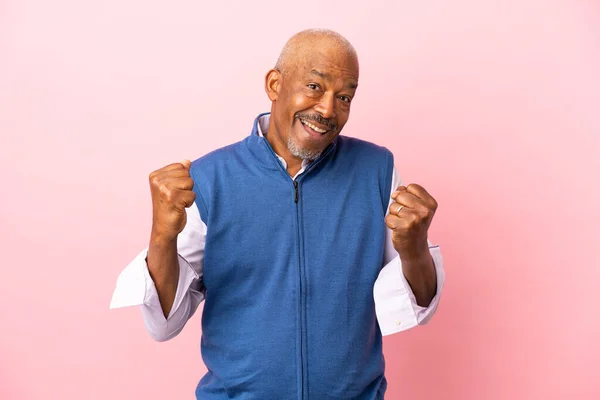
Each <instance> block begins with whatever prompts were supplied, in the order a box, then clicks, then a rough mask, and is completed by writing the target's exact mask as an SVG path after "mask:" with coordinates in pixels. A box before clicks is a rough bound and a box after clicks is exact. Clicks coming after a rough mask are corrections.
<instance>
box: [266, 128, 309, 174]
mask: <svg viewBox="0 0 600 400" xmlns="http://www.w3.org/2000/svg"><path fill="white" fill-rule="evenodd" d="M277 132H278V131H277V128H276V127H275V122H274V120H273V118H271V119H270V120H269V128H268V130H267V132H266V133H263V134H264V136H265V137H266V139H267V141H268V142H269V144H270V145H271V147H272V148H273V151H274V152H275V153H276V154H277V155H278V156H279V157H281V158H283V159H284V160H285V163H286V164H287V173H288V174H289V175H290V176H295V175H296V174H297V173H298V171H300V169H301V168H302V161H303V160H302V159H301V158H300V157H296V156H294V155H293V154H292V153H291V152H290V150H289V149H288V146H287V143H283V141H282V140H281V137H280V135H278V134H277Z"/></svg>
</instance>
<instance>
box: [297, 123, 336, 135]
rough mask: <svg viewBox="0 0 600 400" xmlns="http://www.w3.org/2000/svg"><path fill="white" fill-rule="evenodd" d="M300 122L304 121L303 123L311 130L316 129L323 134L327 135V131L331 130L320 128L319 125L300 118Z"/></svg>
mask: <svg viewBox="0 0 600 400" xmlns="http://www.w3.org/2000/svg"><path fill="white" fill-rule="evenodd" d="M300 122H302V125H304V126H306V127H308V128H310V129H311V130H313V131H315V132H316V133H320V134H321V135H325V134H326V133H327V132H329V130H326V129H322V128H319V127H318V126H316V125H313V124H311V123H310V122H308V121H306V120H303V119H300Z"/></svg>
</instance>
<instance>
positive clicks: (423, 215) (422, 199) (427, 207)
mask: <svg viewBox="0 0 600 400" xmlns="http://www.w3.org/2000/svg"><path fill="white" fill-rule="evenodd" d="M391 197H392V199H394V201H393V202H392V203H391V204H390V208H389V213H388V215H387V216H386V218H385V224H386V225H387V227H388V228H390V229H391V230H392V242H393V243H394V248H395V249H396V251H397V252H398V253H400V255H401V256H402V257H406V258H409V259H410V258H418V257H419V255H421V254H423V253H424V252H426V251H427V249H428V243H427V230H428V229H429V225H430V224H431V220H432V219H433V215H434V214H435V210H436V209H437V206H438V204H437V202H436V201H435V199H434V198H433V197H431V195H430V194H429V193H427V191H426V190H425V189H423V188H422V187H421V186H419V185H416V184H410V185H408V186H407V187H404V186H398V188H397V189H396V190H395V191H394V193H392V196H391Z"/></svg>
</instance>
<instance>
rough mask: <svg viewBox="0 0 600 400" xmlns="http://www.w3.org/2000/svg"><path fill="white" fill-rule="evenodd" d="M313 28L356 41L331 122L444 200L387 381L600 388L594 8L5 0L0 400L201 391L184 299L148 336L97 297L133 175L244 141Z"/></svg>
mask: <svg viewBox="0 0 600 400" xmlns="http://www.w3.org/2000/svg"><path fill="white" fill-rule="evenodd" d="M308 27H329V28H332V29H335V30H338V31H339V32H340V33H342V34H344V35H346V36H347V37H348V39H350V40H351V41H352V42H353V44H354V45H355V47H356V48H357V50H358V53H359V57H360V61H361V78H360V88H359V91H358V96H357V98H356V100H355V103H354V105H353V112H352V116H351V119H350V122H349V124H348V125H347V127H346V129H345V134H347V135H353V136H357V137H361V138H366V139H369V140H372V141H374V142H377V143H380V144H383V145H386V146H387V147H388V148H390V149H391V150H392V151H393V152H394V153H395V154H396V164H397V166H398V168H399V170H400V172H401V174H402V176H403V177H404V179H405V181H406V182H407V183H410V182H418V183H420V184H422V185H423V186H425V187H426V188H427V189H428V190H429V191H430V192H431V193H432V194H433V195H434V196H435V197H436V198H437V200H438V202H439V203H440V208H439V210H438V213H437V215H436V218H435V219H434V223H433V226H432V228H431V236H430V237H431V239H432V241H434V242H436V243H440V244H441V245H442V251H443V254H444V257H445V262H446V271H447V275H448V280H447V283H446V288H445V293H444V296H443V299H442V303H441V306H440V308H439V311H438V314H437V316H436V317H435V318H434V319H433V321H432V322H431V324H430V325H428V326H426V327H422V328H419V329H415V330H412V331H409V332H406V333H402V334H397V335H394V336H392V337H388V338H386V339H385V354H386V357H387V362H388V370H387V376H388V379H389V391H388V397H387V398H388V399H392V400H395V399H411V400H414V399H450V400H454V399H456V400H459V399H460V400H465V399H491V400H495V399H571V398H572V399H598V398H600V372H599V371H600V366H599V365H598V364H599V361H600V345H599V344H598V340H599V339H600V322H599V317H600V312H599V307H598V304H599V302H598V297H597V296H596V295H595V293H596V291H597V289H598V282H599V281H600V272H599V267H600V262H599V257H598V251H599V248H600V242H599V240H600V234H599V233H600V232H599V225H600V211H599V208H598V204H599V203H600V190H599V189H598V179H599V177H598V172H599V171H600V3H598V2H597V1H593V0H590V1H574V0H562V1H559V0H539V1H534V0H527V1H524V0H519V1H516V0H515V1H506V0H505V1H499V0H498V1H487V0H485V1H482V0H454V1H442V0H429V1H404V0H403V1H389V2H382V1H373V0H370V1H368V2H367V1H361V2H350V1H340V2H334V1H327V2H323V3H321V2H319V1H304V2H301V3H287V2H284V1H254V2H246V1H239V2H231V1H227V2H225V1H223V2H217V1H213V2H210V3H208V2H199V1H189V0H188V1H171V2H166V1H156V0H152V1H148V0H145V1H141V0H118V1H116V0H112V1H99V0H97V1H80V0H54V1H42V0H37V1H36V0H19V1H17V0H12V1H11V0H3V1H0V132H1V136H0V153H1V154H0V155H1V157H0V168H1V170H2V171H3V178H2V192H1V193H2V195H1V196H0V199H1V200H0V201H1V207H0V246H1V251H0V254H1V259H0V268H1V275H0V293H1V299H2V300H1V301H0V325H1V333H0V398H1V399H11V400H12V399H23V400H29V399H60V400H71V399H89V400H93V399H108V398H111V399H191V398H192V397H193V392H194V388H195V385H196V383H197V381H198V379H199V378H200V377H201V375H202V374H203V373H204V371H205V369H204V366H203V365H202V362H201V359H200V354H199V338H200V327H199V325H200V315H199V314H197V315H195V316H194V318H193V319H192V320H191V321H190V323H189V324H188V326H187V327H186V329H185V330H184V331H183V332H182V334H181V335H180V336H179V337H177V338H176V339H174V340H172V341H170V342H167V343H156V342H154V341H152V339H150V337H149V336H148V335H147V334H146V332H145V330H144V327H143V324H142V320H141V316H140V312H139V310H137V309H136V308H129V309H121V310H115V311H109V310H108V305H109V301H110V297H111V294H112V290H113V288H114V284H115V280H116V278H117V275H118V273H119V272H120V271H121V270H122V268H123V267H124V266H125V265H126V264H127V263H128V262H129V261H130V259H131V258H133V257H134V256H135V255H136V254H137V252H138V251H139V250H140V249H141V248H142V247H143V246H145V245H146V241H147V238H148V232H149V227H150V201H149V199H150V198H149V190H148V183H147V176H148V174H149V173H150V172H151V171H152V170H154V169H157V168H159V167H161V166H163V165H164V164H167V163H170V162H174V161H179V160H181V159H183V158H192V159H193V158H196V157H199V156H201V155H202V154H204V153H206V152H208V151H210V150H212V149H214V148H216V147H219V146H222V145H225V144H229V143H231V142H233V141H237V140H239V139H241V138H242V137H244V136H245V135H246V134H247V133H248V132H249V129H250V128H251V123H252V120H253V118H254V117H255V115H256V114H258V113H259V112H261V111H266V110H268V108H269V103H268V99H267V97H266V95H265V94H264V91H263V78H264V75H265V73H266V72H267V70H268V69H269V68H270V67H271V66H272V65H273V64H274V62H275V59H276V57H277V55H278V52H279V50H280V48H281V46H282V45H283V43H284V42H285V40H286V39H287V38H288V37H289V36H290V35H291V34H293V33H295V32H297V31H299V30H301V29H304V28H308ZM342 340H343V338H342Z"/></svg>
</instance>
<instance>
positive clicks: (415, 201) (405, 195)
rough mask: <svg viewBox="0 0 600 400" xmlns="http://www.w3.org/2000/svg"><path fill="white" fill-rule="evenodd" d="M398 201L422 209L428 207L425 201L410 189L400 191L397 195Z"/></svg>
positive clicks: (409, 206) (406, 205)
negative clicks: (409, 190)
mask: <svg viewBox="0 0 600 400" xmlns="http://www.w3.org/2000/svg"><path fill="white" fill-rule="evenodd" d="M396 203H399V204H401V205H403V206H405V207H408V208H414V209H421V208H424V207H426V205H425V202H424V201H423V200H421V199H420V198H418V197H417V196H415V195H414V194H412V193H409V192H408V191H404V192H400V193H398V195H397V196H396Z"/></svg>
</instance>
